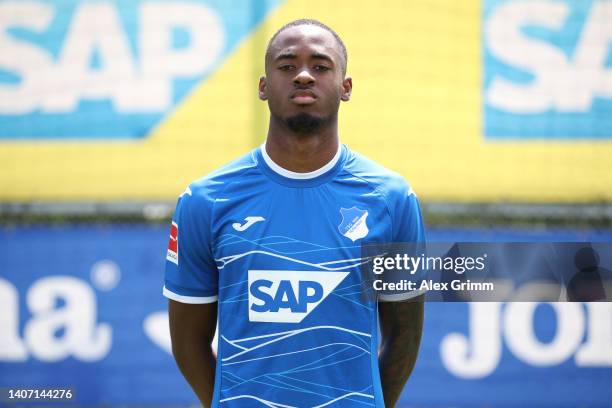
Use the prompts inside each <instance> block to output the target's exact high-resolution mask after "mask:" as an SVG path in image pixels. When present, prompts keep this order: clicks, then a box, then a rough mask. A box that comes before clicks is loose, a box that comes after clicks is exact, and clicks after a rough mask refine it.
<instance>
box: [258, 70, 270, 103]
mask: <svg viewBox="0 0 612 408" xmlns="http://www.w3.org/2000/svg"><path fill="white" fill-rule="evenodd" d="M259 99H261V100H262V101H267V100H268V83H267V80H266V77H265V76H261V77H259Z"/></svg>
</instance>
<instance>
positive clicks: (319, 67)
mask: <svg viewBox="0 0 612 408" xmlns="http://www.w3.org/2000/svg"><path fill="white" fill-rule="evenodd" d="M315 69H316V70H317V71H329V70H330V68H329V67H328V66H325V65H315Z"/></svg>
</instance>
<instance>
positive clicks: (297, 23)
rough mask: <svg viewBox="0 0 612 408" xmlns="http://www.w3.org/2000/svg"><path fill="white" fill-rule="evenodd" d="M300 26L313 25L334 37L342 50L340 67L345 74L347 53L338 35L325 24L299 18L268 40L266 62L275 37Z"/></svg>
mask: <svg viewBox="0 0 612 408" xmlns="http://www.w3.org/2000/svg"><path fill="white" fill-rule="evenodd" d="M302 25H313V26H317V27H321V28H322V29H324V30H326V31H328V32H330V33H331V34H332V35H333V36H334V38H335V39H336V41H337V42H338V44H340V49H341V50H342V57H343V58H344V61H343V65H342V71H343V73H346V65H347V63H348V53H347V52H346V46H345V45H344V42H343V41H342V39H341V38H340V36H339V35H338V33H336V32H335V31H334V30H332V28H331V27H329V26H328V25H326V24H323V23H322V22H320V21H319V20H314V19H311V18H300V19H298V20H293V21H290V22H289V23H287V24H285V25H284V26H282V27H281V28H279V29H278V31H277V32H275V33H274V35H273V36H272V38H270V41H268V46H267V47H266V60H267V59H268V57H269V56H270V46H271V45H272V43H273V42H274V40H275V39H276V37H278V35H279V34H280V33H282V32H283V31H285V30H286V29H288V28H291V27H298V26H302Z"/></svg>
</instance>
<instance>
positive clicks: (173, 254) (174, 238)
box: [166, 221, 178, 266]
mask: <svg viewBox="0 0 612 408" xmlns="http://www.w3.org/2000/svg"><path fill="white" fill-rule="evenodd" d="M166 260H168V261H170V262H172V263H173V264H175V265H177V266H178V224H177V223H176V222H174V221H172V226H171V227H170V240H169V241H168V252H167V253H166Z"/></svg>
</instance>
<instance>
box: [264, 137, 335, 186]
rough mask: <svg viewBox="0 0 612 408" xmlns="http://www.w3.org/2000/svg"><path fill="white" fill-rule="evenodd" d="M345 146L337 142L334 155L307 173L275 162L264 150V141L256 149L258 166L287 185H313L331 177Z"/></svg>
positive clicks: (269, 175) (275, 179) (274, 178)
mask: <svg viewBox="0 0 612 408" xmlns="http://www.w3.org/2000/svg"><path fill="white" fill-rule="evenodd" d="M345 150H346V146H344V145H342V144H339V145H338V151H337V152H336V154H335V155H334V157H333V158H332V159H331V161H329V163H327V164H326V165H324V166H323V167H321V168H319V169H317V170H314V171H310V172H308V173H297V172H294V171H290V170H287V169H284V168H282V167H281V166H279V165H278V164H276V163H275V162H274V161H273V160H272V158H271V157H270V156H269V155H268V153H267V152H266V145H265V143H264V144H263V145H261V147H259V148H258V149H257V151H256V156H257V162H258V166H259V168H260V169H261V170H262V171H263V172H264V173H265V174H266V175H267V176H268V177H270V178H272V179H273V180H274V181H277V182H279V183H280V184H283V185H286V186H289V187H315V186H318V185H321V184H323V183H325V182H327V181H328V180H330V179H332V178H333V177H334V176H335V175H336V174H337V173H338V171H339V170H340V169H341V168H342V165H343V162H344V156H345Z"/></svg>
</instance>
